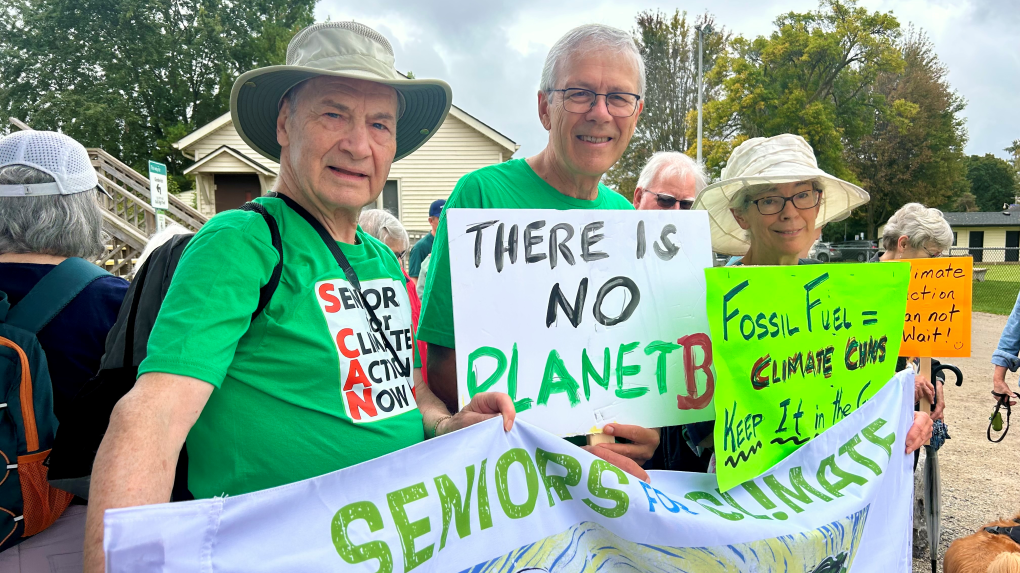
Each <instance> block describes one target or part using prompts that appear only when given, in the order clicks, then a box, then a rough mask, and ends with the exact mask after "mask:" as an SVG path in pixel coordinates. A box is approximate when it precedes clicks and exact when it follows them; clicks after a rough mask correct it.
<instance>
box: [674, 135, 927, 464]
mask: <svg viewBox="0 0 1020 573" xmlns="http://www.w3.org/2000/svg"><path fill="white" fill-rule="evenodd" d="M869 199H870V197H869V195H868V193H867V191H865V190H864V189H861V188H860V187H858V186H857V185H854V184H853V183H850V182H847V181H843V180H842V179H839V178H837V177H833V176H832V175H829V174H828V173H826V172H824V171H822V170H821V169H819V168H818V163H817V161H816V160H815V154H814V151H813V150H812V149H811V146H810V145H808V143H807V141H805V140H804V138H803V137H800V136H799V135H791V134H788V133H787V134H783V135H777V136H775V137H756V138H754V139H749V140H747V141H745V142H743V143H741V144H740V145H739V146H737V148H736V149H734V150H733V153H731V154H730V157H729V160H728V161H727V162H726V167H725V168H724V169H723V172H722V180H721V181H719V182H717V183H714V184H712V185H709V186H708V187H706V188H705V189H704V190H703V191H702V192H701V193H700V194H699V195H698V198H697V200H696V201H695V203H694V208H695V209H704V210H706V211H708V217H709V224H710V229H711V232H712V249H713V250H714V251H716V252H720V253H725V254H728V255H739V256H741V258H740V259H739V260H737V261H735V263H734V264H737V265H797V264H810V263H817V262H818V261H815V260H812V259H801V258H800V254H801V253H802V252H803V251H804V250H805V249H806V248H807V247H809V246H810V245H811V242H812V241H814V239H815V229H816V228H818V227H820V226H821V225H824V224H826V223H828V222H831V221H835V220H841V219H843V218H845V217H846V216H848V215H849V213H850V211H851V210H852V209H854V208H856V207H860V206H861V205H864V204H865V203H867V202H868V200H869ZM931 430H932V421H931V418H930V417H929V416H928V415H927V414H924V413H921V412H918V413H916V414H915V417H914V424H913V426H911V428H910V431H909V433H908V434H907V438H906V442H907V453H910V452H913V451H914V450H916V449H918V448H920V447H921V445H922V444H923V443H924V441H925V440H927V439H928V438H929V437H930V436H931Z"/></svg>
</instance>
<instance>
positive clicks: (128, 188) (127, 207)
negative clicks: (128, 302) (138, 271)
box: [10, 118, 209, 275]
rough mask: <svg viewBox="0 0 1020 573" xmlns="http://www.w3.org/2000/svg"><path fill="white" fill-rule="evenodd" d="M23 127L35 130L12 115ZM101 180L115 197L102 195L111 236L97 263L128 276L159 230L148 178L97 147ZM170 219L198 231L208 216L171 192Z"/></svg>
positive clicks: (105, 226)
mask: <svg viewBox="0 0 1020 573" xmlns="http://www.w3.org/2000/svg"><path fill="white" fill-rule="evenodd" d="M10 121H11V124H12V125H14V126H15V127H17V128H18V129H21V130H26V129H32V128H31V127H29V126H28V125H26V124H25V123H24V122H21V121H18V120H17V119H15V118H11V120H10ZM88 154H89V159H91V160H92V166H93V167H95V169H96V175H97V176H98V177H99V183H100V184H101V185H102V186H103V188H105V189H106V190H107V191H108V192H109V193H110V195H111V196H112V197H113V198H112V199H110V198H108V197H106V196H105V195H100V196H99V203H100V205H102V207H103V232H104V233H106V236H107V237H108V241H107V246H106V252H105V253H104V255H103V256H102V257H100V258H99V259H97V260H96V261H95V263H96V264H97V265H99V266H101V267H103V268H105V269H106V270H108V271H110V272H111V273H113V274H115V275H126V274H128V273H130V272H131V269H132V266H133V265H134V263H135V261H136V260H137V259H138V257H139V256H140V255H141V254H142V251H143V250H145V244H146V243H147V242H148V241H149V237H151V236H152V235H154V234H155V233H156V211H155V210H154V209H153V208H152V206H151V205H150V204H149V179H148V178H147V177H143V176H142V174H141V173H138V172H137V171H135V170H134V169H132V168H130V167H128V166H127V165H125V164H124V163H123V162H121V161H120V160H119V159H117V158H116V157H114V156H112V155H110V154H109V153H107V152H106V151H103V150H102V149H98V148H90V149H88ZM166 215H167V218H168V219H170V220H172V221H174V222H175V223H177V224H178V225H181V226H182V227H184V228H185V229H188V230H189V231H198V230H199V229H201V228H202V225H204V224H205V222H206V221H207V220H208V219H209V218H208V217H206V216H205V215H202V214H201V213H199V212H198V211H197V210H195V209H193V208H192V207H191V206H189V205H187V204H185V203H184V202H182V201H181V200H180V199H178V198H177V197H175V196H174V195H170V208H169V209H168V210H167V211H166Z"/></svg>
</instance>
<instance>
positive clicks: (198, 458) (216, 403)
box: [85, 22, 514, 572]
mask: <svg viewBox="0 0 1020 573" xmlns="http://www.w3.org/2000/svg"><path fill="white" fill-rule="evenodd" d="M287 64H288V66H287V67H286V68H283V67H282V66H278V67H270V68H262V69H259V70H253V71H251V72H248V73H246V74H244V75H242V76H241V77H240V78H239V79H238V80H237V82H236V83H235V84H234V88H233V91H232V93H231V106H230V107H231V113H232V120H233V124H234V126H235V127H236V128H237V130H238V133H239V134H240V135H241V137H242V138H243V139H244V140H245V142H246V143H247V144H248V145H250V146H251V147H252V148H253V149H255V150H256V151H258V152H259V153H261V154H263V155H265V156H266V157H268V158H270V159H272V160H274V161H278V162H279V164H280V172H279V178H278V179H277V181H276V184H275V191H276V192H277V193H278V196H276V197H266V198H260V199H258V200H256V203H257V204H258V205H261V206H262V208H263V209H265V211H267V212H268V213H269V214H270V215H272V217H273V219H275V221H276V224H277V225H278V227H279V234H280V237H281V242H282V253H283V264H282V273H281V276H280V280H279V286H278V287H277V288H276V290H275V292H274V294H273V296H272V298H271V299H270V300H269V304H268V305H267V306H266V307H265V308H264V310H263V311H262V312H260V313H257V314H255V313H254V311H255V310H256V308H257V306H258V304H259V294H260V292H259V291H260V288H262V286H263V285H265V284H267V283H268V282H269V280H270V276H271V274H272V273H273V269H274V268H276V266H277V264H278V263H279V262H280V255H279V252H280V251H279V250H278V249H277V248H276V247H274V246H273V244H272V240H271V234H270V231H269V228H268V225H267V224H266V219H264V218H263V217H262V216H261V215H260V214H258V213H251V212H248V211H240V210H236V211H228V212H225V213H221V214H219V215H217V216H215V217H213V218H212V219H211V220H210V221H209V222H208V223H207V224H206V225H205V226H204V227H203V228H202V230H201V231H199V232H198V233H197V234H196V235H195V236H194V238H192V239H191V242H190V243H189V244H188V247H187V249H186V250H185V252H184V254H183V255H182V257H181V259H180V262H179V264H178V267H177V270H176V272H175V275H174V277H173V281H172V282H171V285H170V288H169V291H168V292H167V295H166V299H165V300H164V302H163V305H162V309H161V312H160V313H159V317H158V319H157V320H156V324H155V326H154V327H153V329H152V333H151V336H150V338H149V345H148V352H147V355H146V358H145V359H144V361H143V362H142V363H141V365H140V366H139V369H138V373H139V378H138V380H137V382H136V384H135V386H134V388H133V389H132V390H131V391H130V392H129V393H128V394H127V395H126V396H125V397H124V398H123V399H122V400H121V401H120V402H119V403H118V404H117V406H116V408H115V410H114V413H113V415H112V417H111V419H110V426H109V430H108V431H107V433H106V436H105V438H104V440H103V443H102V446H101V447H100V449H99V452H98V454H97V455H96V461H95V466H94V470H93V474H92V483H91V489H90V495H89V512H88V520H87V530H86V542H85V570H86V571H90V572H99V571H102V570H103V568H104V563H103V561H104V560H103V550H102V536H103V512H104V511H105V510H107V509H109V508H115V507H127V506H133V505H143V504H149V503H160V502H166V501H168V500H169V498H170V490H171V486H172V485H173V481H174V468H175V466H176V462H177V458H178V455H179V453H180V451H181V447H182V444H184V442H185V439H187V448H188V454H189V473H188V487H189V489H190V490H191V492H192V493H193V494H195V496H196V497H200V498H208V497H213V496H218V495H238V494H243V493H247V492H250V491H254V490H259V489H265V488H269V487H274V486H278V485H283V484H286V483H291V482H294V481H298V480H302V479H306V478H310V477H313V476H317V475H321V474H324V473H327V472H331V471H335V470H338V469H342V468H345V467H348V466H352V465H354V464H358V463H360V462H363V461H365V460H369V459H372V458H376V457H378V456H382V455H385V454H388V453H391V452H394V451H396V450H399V449H401V448H404V447H406V446H409V445H412V444H415V443H418V442H420V441H422V440H423V439H424V438H426V437H432V436H435V435H439V434H444V433H448V432H452V431H454V430H457V429H459V428H463V427H466V426H469V425H471V424H474V423H477V422H480V421H482V420H485V419H488V418H491V417H494V416H497V415H500V414H501V413H502V414H503V417H504V427H505V428H506V429H508V430H509V428H510V425H511V424H512V422H513V417H514V416H513V404H512V402H511V401H510V399H509V397H508V396H506V395H504V394H495V393H488V394H487V395H485V396H483V395H481V394H480V395H479V396H476V397H475V398H476V399H475V400H472V402H471V403H470V404H469V405H468V406H467V407H466V408H465V409H464V410H462V411H461V412H458V413H457V414H456V415H455V416H451V415H450V413H449V411H448V410H447V409H446V407H445V406H443V404H442V402H441V401H440V400H439V399H437V398H436V397H435V396H434V395H433V394H432V392H431V391H430V390H429V388H428V387H427V386H425V385H424V384H422V383H420V379H421V376H420V370H416V371H414V375H412V368H411V366H412V364H413V363H415V362H418V361H417V360H416V359H415V357H414V356H413V353H414V348H415V346H416V345H415V344H414V340H413V337H412V334H411V309H410V301H409V299H408V297H407V290H406V284H405V282H404V281H405V279H404V277H403V274H402V272H401V270H400V266H399V264H398V263H397V260H396V258H395V257H394V255H393V252H392V251H391V250H390V249H389V248H388V247H386V245H384V244H383V243H381V242H379V241H378V240H376V239H374V238H372V237H371V236H369V235H368V234H366V233H364V232H363V231H362V230H361V228H360V227H358V224H357V221H358V215H359V212H360V211H361V208H362V207H363V206H364V205H366V204H369V203H372V202H374V201H375V200H376V198H377V197H378V196H379V194H380V193H381V192H382V189H383V186H384V184H385V182H386V178H387V176H388V174H389V171H390V166H391V164H392V163H393V162H394V161H396V160H399V159H401V158H403V157H405V156H407V155H408V154H410V153H411V152H412V151H414V150H415V149H417V148H418V147H420V146H421V145H422V144H423V143H425V141H426V140H427V139H428V136H429V135H431V134H434V133H435V132H436V130H437V129H438V128H439V126H440V125H442V123H443V120H444V119H445V118H446V115H447V112H448V111H449V109H450V102H451V93H450V88H449V86H447V85H446V84H445V83H443V82H441V81H436V80H408V79H406V78H404V77H403V76H401V75H400V74H398V73H397V71H396V70H395V69H394V68H393V51H392V48H391V47H390V45H389V43H388V42H387V41H386V39H385V38H383V37H382V36H381V35H379V34H378V33H377V32H375V31H374V30H372V29H370V28H368V27H366V26H363V25H361V24H357V23H354V22H327V23H324V24H315V25H313V26H311V27H309V28H306V29H305V30H303V31H301V32H299V33H298V34H297V35H295V36H294V39H293V40H292V41H291V43H290V46H289V48H288V51H287ZM281 68H282V69H281ZM398 133H399V137H398ZM479 398H481V399H480V400H479Z"/></svg>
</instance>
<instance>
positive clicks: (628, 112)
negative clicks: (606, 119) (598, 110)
mask: <svg viewBox="0 0 1020 573" xmlns="http://www.w3.org/2000/svg"><path fill="white" fill-rule="evenodd" d="M549 91H554V92H561V93H562V94H563V109H565V110H567V111H569V112H570V113H588V112H589V111H591V110H592V108H594V107H595V103H596V102H598V100H599V96H604V97H605V98H606V110H607V111H608V112H609V115H611V116H613V117H630V116H632V115H634V112H635V111H637V104H638V102H639V101H641V96H639V95H637V94H632V93H628V92H609V93H605V94H600V93H596V92H593V91H591V90H586V89H583V88H565V89H562V90H549Z"/></svg>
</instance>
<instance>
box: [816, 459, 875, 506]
mask: <svg viewBox="0 0 1020 573" xmlns="http://www.w3.org/2000/svg"><path fill="white" fill-rule="evenodd" d="M826 469H828V470H829V471H830V472H832V475H834V476H836V477H838V478H839V479H838V480H837V481H836V482H835V483H833V482H830V481H829V478H827V477H826V476H825V470H826ZM815 477H816V478H817V479H818V483H820V484H822V487H823V488H825V491H827V492H829V493H831V494H832V495H833V496H835V497H843V493H842V491H843V490H844V489H845V488H847V487H848V486H850V485H851V484H857V485H864V484H866V483H868V480H866V479H864V478H863V477H861V476H859V475H857V474H853V473H850V472H848V471H846V470H844V469H842V468H840V467H839V466H837V465H836V456H835V455H831V456H829V457H827V458H825V459H824V460H822V463H821V464H819V465H818V475H817V476H815Z"/></svg>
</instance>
